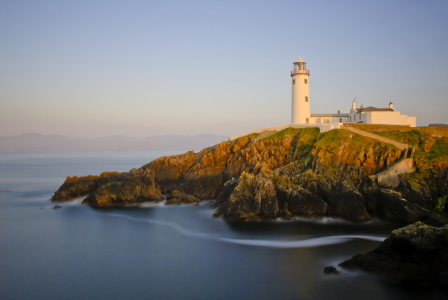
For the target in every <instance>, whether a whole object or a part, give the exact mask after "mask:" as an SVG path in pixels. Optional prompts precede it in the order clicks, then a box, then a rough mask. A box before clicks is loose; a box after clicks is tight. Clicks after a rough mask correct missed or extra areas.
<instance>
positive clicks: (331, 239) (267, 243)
mask: <svg viewBox="0 0 448 300" xmlns="http://www.w3.org/2000/svg"><path fill="white" fill-rule="evenodd" d="M107 215H109V216H113V217H119V218H125V219H128V220H131V221H135V222H146V223H152V224H158V225H163V226H169V227H171V228H173V229H174V230H176V231H177V232H179V233H180V234H182V235H185V236H188V237H194V238H201V239H207V240H214V241H219V242H225V243H232V244H239V245H247V246H255V247H270V248H309V247H319V246H326V245H333V244H341V243H345V242H347V241H350V240H355V239H362V240H369V241H375V242H382V241H384V240H385V239H386V238H385V237H379V236H368V235H336V236H325V237H318V238H311V239H306V240H294V241H290V240H288V241H286V240H260V239H236V238H227V237H222V236H217V235H212V234H207V233H202V232H197V231H192V230H189V229H186V228H183V227H182V226H180V225H179V224H177V223H174V222H165V221H159V220H151V219H143V218H136V217H130V216H126V215H121V214H115V213H109V214H107Z"/></svg>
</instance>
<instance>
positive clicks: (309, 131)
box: [261, 127, 319, 141]
mask: <svg viewBox="0 0 448 300" xmlns="http://www.w3.org/2000/svg"><path fill="white" fill-rule="evenodd" d="M297 134H300V136H301V137H302V136H303V137H308V138H311V137H313V136H316V137H317V135H319V128H292V127H288V128H285V129H283V130H281V131H279V132H277V133H276V134H273V135H270V136H267V137H265V138H263V139H261V140H262V141H263V140H264V141H270V140H276V139H278V138H281V139H283V138H285V137H286V136H287V135H289V136H295V135H297Z"/></svg>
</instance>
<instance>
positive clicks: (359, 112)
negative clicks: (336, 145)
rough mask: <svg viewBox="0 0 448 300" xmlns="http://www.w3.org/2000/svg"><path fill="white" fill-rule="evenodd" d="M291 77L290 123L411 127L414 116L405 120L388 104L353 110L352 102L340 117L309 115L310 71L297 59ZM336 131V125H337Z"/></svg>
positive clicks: (413, 124)
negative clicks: (347, 111) (348, 111)
mask: <svg viewBox="0 0 448 300" xmlns="http://www.w3.org/2000/svg"><path fill="white" fill-rule="evenodd" d="M291 77H292V117H291V123H292V124H325V123H367V124H387V125H409V126H411V127H415V126H416V123H417V120H416V117H408V116H407V115H402V114H401V113H400V112H399V111H396V110H395V109H394V107H393V104H392V102H390V103H389V107H388V108H376V107H372V106H369V107H366V108H364V106H363V105H361V107H360V108H357V107H356V101H355V100H353V103H352V108H351V109H350V113H348V114H341V113H340V111H338V113H337V114H311V109H310V101H311V98H310V88H309V77H310V71H309V70H308V69H307V68H306V62H305V61H303V60H302V59H301V58H300V57H299V59H298V60H297V61H296V62H294V69H293V70H292V71H291ZM337 128H339V125H337Z"/></svg>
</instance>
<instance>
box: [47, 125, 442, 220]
mask: <svg viewBox="0 0 448 300" xmlns="http://www.w3.org/2000/svg"><path fill="white" fill-rule="evenodd" d="M383 134H384V133H383ZM403 134H408V133H407V132H405V133H403ZM432 139H433V140H430V139H428V142H426V141H425V142H424V145H423V146H422V145H420V144H419V145H418V146H419V147H421V150H418V151H417V152H416V157H419V156H418V155H421V154H420V153H426V155H427V157H426V161H425V163H426V164H429V165H431V166H432V167H431V168H432V169H431V172H433V173H431V174H433V175H431V176H433V177H432V179H431V181H429V180H427V179H426V177H425V176H426V175H427V174H426V173H424V172H426V171H427V170H426V169H425V170H423V169H421V172H420V171H419V170H417V172H416V174H412V176H411V177H409V176H404V175H400V177H399V185H398V187H397V188H396V189H394V190H385V189H381V188H379V187H378V186H377V184H376V183H375V182H374V181H372V180H371V179H370V178H369V175H373V174H376V173H378V172H380V171H382V170H384V169H385V168H387V167H388V166H391V165H392V164H394V163H395V162H396V161H397V160H399V159H400V158H401V156H402V152H401V150H400V149H398V148H396V147H395V146H393V145H390V144H385V143H382V142H379V141H378V140H375V139H371V138H367V137H364V136H360V135H358V134H355V133H353V132H351V131H348V130H332V131H330V132H327V133H324V134H320V133H319V130H318V129H317V128H307V129H292V128H288V129H285V130H282V131H281V132H278V133H275V132H266V133H263V134H261V135H258V134H253V135H250V136H246V137H243V138H239V139H237V140H234V141H226V142H222V143H220V144H218V145H216V146H213V147H209V148H206V149H204V150H202V151H200V152H199V153H194V152H193V151H190V152H187V153H185V154H181V155H175V156H170V157H161V158H159V159H156V160H154V161H152V162H150V163H149V164H147V165H145V166H143V167H142V168H140V169H139V170H133V171H131V172H128V173H123V174H121V173H117V174H116V175H113V176H112V175H111V176H109V177H107V179H106V178H103V179H102V181H100V180H99V179H98V178H85V179H82V180H77V181H74V182H72V181H70V180H67V181H66V182H65V183H64V184H63V185H62V186H61V188H60V189H59V190H58V191H57V192H56V193H55V195H54V196H53V200H55V201H63V200H68V199H69V198H70V197H75V196H80V195H85V194H91V195H90V196H89V197H87V198H86V200H85V203H88V204H91V205H95V206H104V205H112V204H127V203H138V202H143V201H159V200H161V194H162V193H164V194H171V193H173V195H170V196H169V198H170V199H175V200H174V201H173V203H180V202H189V203H193V202H196V201H197V200H195V199H200V200H204V199H216V203H215V207H217V208H218V209H217V211H216V213H215V215H216V216H219V215H222V216H223V217H224V218H226V219H231V220H254V219H273V218H277V217H283V218H291V217H294V216H303V217H322V216H333V217H338V218H343V219H348V220H351V221H355V222H362V221H367V220H369V219H370V216H371V215H378V216H380V217H382V218H384V219H386V220H395V221H402V222H405V223H409V222H414V221H417V220H422V219H425V218H426V219H428V218H429V219H431V220H432V219H434V218H436V216H435V215H434V214H433V212H432V211H433V210H434V208H435V207H436V206H437V205H438V197H444V196H445V195H446V194H447V193H448V188H447V186H448V179H447V166H448V165H447V164H446V162H447V161H448V159H447V157H448V155H446V156H444V152H443V151H445V150H444V149H448V144H447V143H446V141H445V140H444V139H446V138H432ZM429 145H432V146H431V147H430V146H429ZM419 149H420V148H419ZM435 149H438V151H439V152H440V151H442V152H440V153H433V152H434V151H435ZM441 149H442V150H441ZM425 151H426V152H425ZM441 154H442V155H441ZM431 155H432V156H435V155H439V157H438V158H437V159H432V158H431V157H432V156H431ZM429 156H431V157H429ZM428 157H429V158H428ZM428 169H429V168H428ZM419 176H420V177H419ZM149 177H150V178H151V179H148V178H149ZM100 178H101V176H100ZM145 178H146V179H145ZM425 180H426V181H425ZM429 182H430V183H431V185H428V183H429ZM434 189H436V190H437V191H436V192H435V190H434ZM385 199H387V200H385Z"/></svg>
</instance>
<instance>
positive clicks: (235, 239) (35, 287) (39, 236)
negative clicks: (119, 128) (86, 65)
mask: <svg viewBox="0 0 448 300" xmlns="http://www.w3.org/2000/svg"><path fill="white" fill-rule="evenodd" d="M181 152H182V151H94V152H2V153H0V299H331V300H336V299H364V300H367V299H383V300H384V299H446V298H447V295H446V294H443V292H442V291H440V290H436V289H430V290H419V289H412V288H409V287H408V288H403V287H400V286H396V285H393V284H391V283H388V282H386V281H384V280H383V279H381V278H379V277H377V276H375V275H372V274H368V273H363V272H349V271H345V270H341V269H340V268H338V270H339V271H340V273H339V274H337V275H333V274H331V275H326V274H324V268H325V267H327V266H337V264H338V263H340V262H342V261H344V260H346V259H349V258H351V257H352V256H353V255H356V254H358V253H365V252H368V251H371V250H373V249H375V248H376V247H377V246H378V245H379V244H380V242H381V241H383V240H384V239H385V238H386V237H387V236H389V235H390V233H391V231H392V230H394V229H396V228H399V227H400V225H399V224H392V223H386V222H383V221H380V220H372V221H371V222H368V223H364V224H353V223H350V222H345V221H341V220H335V219H320V220H307V219H297V220H292V221H283V220H276V221H269V222H252V223H232V222H227V221H224V220H223V219H222V218H213V212H214V210H213V209H210V208H209V207H210V205H211V204H212V203H213V201H203V202H202V203H201V204H200V205H199V206H194V205H179V206H168V205H164V204H163V203H158V204H142V205H139V206H130V207H120V208H107V209H95V208H92V207H90V206H88V205H84V204H81V201H82V198H79V199H74V200H72V201H68V202H63V203H52V202H51V201H50V198H51V196H52V195H53V193H54V191H55V190H57V189H58V188H59V186H60V185H62V183H63V182H64V180H65V178H66V177H67V176H73V175H77V176H83V175H89V174H91V175H99V174H100V173H101V172H103V171H129V170H131V169H132V168H139V167H141V166H142V165H144V164H146V163H148V162H150V161H152V160H154V159H156V158H158V157H160V156H166V155H174V154H178V153H181ZM55 204H57V205H60V206H61V208H60V209H52V207H53V206H54V205H55Z"/></svg>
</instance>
